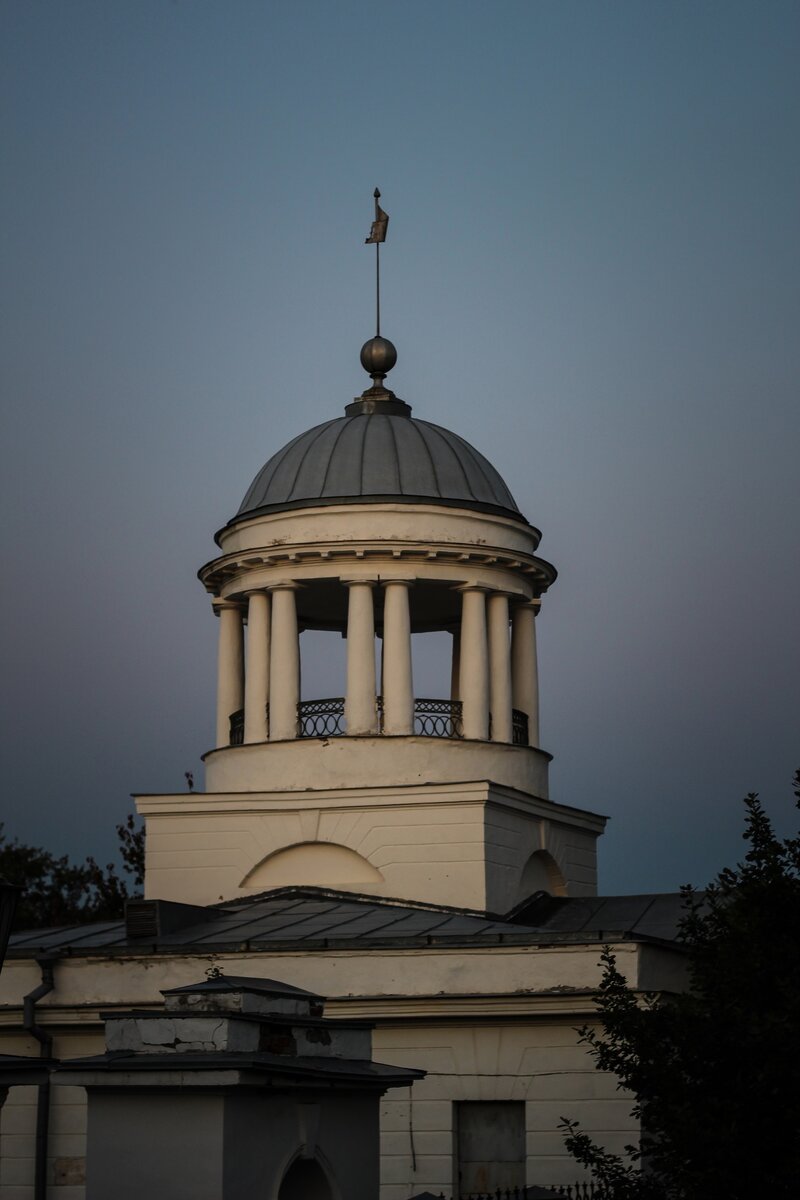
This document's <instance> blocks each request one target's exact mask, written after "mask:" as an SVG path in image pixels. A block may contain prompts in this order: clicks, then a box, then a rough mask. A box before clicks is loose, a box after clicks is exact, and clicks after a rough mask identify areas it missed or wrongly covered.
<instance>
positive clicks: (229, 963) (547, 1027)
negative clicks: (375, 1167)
mask: <svg viewBox="0 0 800 1200" xmlns="http://www.w3.org/2000/svg"><path fill="white" fill-rule="evenodd" d="M614 949H615V951H616V953H617V957H618V964H619V966H620V969H621V970H622V972H623V974H624V975H625V976H626V977H627V978H628V979H629V980H630V981H631V982H636V981H637V979H638V977H639V974H640V962H641V961H642V954H641V949H640V948H639V947H637V946H636V945H635V944H631V943H623V944H620V945H618V946H615V947H614ZM599 953H600V947H599V946H598V945H589V946H580V945H570V946H554V947H545V946H540V947H524V946H498V947H492V948H489V947H468V948H463V947H461V948H457V949H453V950H443V949H441V948H437V947H430V948H427V949H416V950H405V951H398V950H395V951H389V950H385V951H381V950H373V951H370V952H369V953H364V952H363V951H361V952H357V951H330V950H329V951H315V952H314V953H313V954H311V953H302V952H299V951H292V952H276V953H266V954H265V953H255V952H252V953H246V954H245V953H240V954H235V955H234V954H231V955H213V954H207V955H202V954H197V955H181V956H175V957H169V958H168V957H156V956H150V955H146V954H142V955H136V956H128V955H126V956H121V957H120V958H111V957H106V958H100V959H88V958H87V959H79V958H70V959H65V960H61V961H60V962H58V963H57V965H56V990H55V992H54V993H53V994H52V995H51V996H50V997H47V998H46V1002H43V1003H42V1004H41V1005H40V1006H39V1008H38V1010H37V1011H38V1014H39V1019H40V1020H41V1021H42V1023H43V1024H45V1025H48V1026H50V1027H51V1028H52V1027H53V1026H54V1024H56V1023H57V1024H58V1026H59V1029H61V1030H63V1032H59V1033H58V1036H57V1039H56V1043H55V1048H56V1053H57V1054H58V1055H59V1056H61V1057H63V1058H72V1057H78V1056H81V1055H88V1054H92V1053H99V1052H101V1051H102V1049H103V1039H102V1033H101V1027H100V1022H99V1014H100V1012H101V1011H107V1010H113V1009H125V1008H130V1007H134V1006H145V1005H154V1004H160V1003H161V1000H162V997H161V989H165V988H169V987H177V986H181V985H185V984H188V983H192V982H197V980H198V979H202V978H203V973H204V971H205V969H206V968H207V967H208V966H209V965H210V964H211V963H212V962H216V963H218V964H219V965H221V966H222V967H223V970H224V972H225V974H228V975H253V976H257V977H262V978H273V979H282V980H284V981H286V982H287V983H292V984H294V985H296V986H298V987H303V988H306V989H308V990H311V991H316V992H318V993H321V994H323V995H327V996H328V997H329V1000H328V1003H327V1004H326V1014H327V1015H328V1016H331V1017H340V1018H345V1017H349V1018H351V1019H352V1018H368V1019H372V1020H375V1021H376V1022H377V1028H376V1030H375V1033H374V1035H373V1054H374V1058H375V1059H376V1061H379V1062H387V1063H391V1064H396V1065H400V1066H415V1067H422V1068H423V1069H425V1070H427V1071H429V1078H428V1079H426V1080H424V1081H421V1082H420V1083H419V1084H416V1085H415V1088H414V1092H413V1105H412V1114H411V1115H412V1119H413V1128H414V1130H415V1148H416V1153H417V1171H416V1173H414V1172H413V1171H412V1169H411V1157H410V1147H409V1142H408V1115H409V1114H408V1102H407V1097H406V1096H404V1095H403V1093H398V1094H397V1096H396V1097H391V1096H390V1097H387V1098H386V1099H385V1103H384V1110H383V1111H384V1116H383V1118H382V1136H383V1150H382V1153H383V1156H384V1165H383V1168H382V1170H383V1191H382V1200H406V1198H407V1196H409V1195H412V1194H413V1191H414V1190H424V1189H425V1188H426V1187H430V1188H431V1190H433V1191H434V1192H438V1191H439V1190H441V1189H445V1191H446V1192H447V1189H448V1188H449V1178H450V1177H449V1175H447V1171H448V1170H449V1169H450V1167H449V1163H450V1156H451V1153H452V1103H453V1102H454V1101H455V1100H471V1099H477V1100H481V1099H525V1100H526V1101H527V1105H528V1108H527V1113H528V1150H529V1179H530V1180H531V1181H534V1182H535V1181H543V1182H546V1183H547V1182H559V1181H562V1182H566V1181H570V1180H573V1179H574V1178H575V1177H576V1172H575V1169H574V1167H573V1165H572V1163H571V1160H569V1159H567V1158H566V1157H565V1156H564V1155H563V1153H562V1149H561V1142H560V1135H559V1134H557V1132H556V1127H557V1124H558V1120H559V1119H560V1117H561V1116H562V1115H567V1116H571V1115H573V1114H574V1115H575V1116H576V1117H577V1118H578V1119H580V1120H582V1121H583V1122H584V1123H585V1125H586V1128H587V1129H588V1130H589V1131H591V1132H594V1133H595V1134H596V1135H597V1136H598V1138H599V1140H600V1141H603V1142H605V1144H607V1145H609V1146H610V1147H619V1146H620V1145H621V1144H622V1143H623V1142H624V1141H626V1140H630V1134H631V1130H632V1128H633V1127H632V1125H631V1123H630V1121H629V1119H628V1117H627V1111H628V1110H627V1106H626V1102H624V1101H621V1100H620V1097H619V1094H618V1093H616V1091H615V1090H614V1084H613V1081H610V1080H607V1079H604V1078H603V1077H601V1076H599V1075H598V1074H597V1073H596V1072H594V1069H593V1067H592V1065H591V1062H590V1061H589V1060H588V1059H587V1058H586V1055H585V1049H584V1048H583V1047H578V1046H577V1044H576V1038H575V1034H574V1028H575V1027H576V1026H577V1025H579V1024H581V1023H583V1022H584V1021H585V1020H586V1019H587V1018H590V1017H591V996H590V989H593V988H596V987H597V985H598V983H599V981H600V977H601V970H600V966H599V962H598V960H599ZM647 955H648V960H647V965H646V977H647V983H648V986H649V987H657V986H658V985H659V978H662V977H663V979H664V980H665V981H666V982H667V983H671V982H672V981H674V979H675V966H674V963H675V959H676V956H675V954H674V952H671V951H668V950H665V951H660V950H657V949H656V950H655V951H654V952H653V953H650V948H647ZM38 975H39V972H38V968H37V967H36V965H35V963H30V962H28V961H20V960H17V959H11V960H9V961H8V962H7V964H6V967H5V968H4V970H3V974H2V978H0V1005H2V1004H6V1005H16V1006H19V1005H20V1004H21V998H22V996H23V995H24V994H25V992H28V991H30V990H31V989H32V988H33V987H34V986H36V982H37V981H38ZM554 989H560V990H558V991H556V990H554ZM47 1001H49V1003H48V1002H47ZM20 1019H21V1012H20V1009H19V1007H16V1008H9V1009H6V1010H5V1011H2V1012H0V1052H5V1053H33V1052H34V1051H35V1049H36V1047H35V1046H34V1044H33V1043H32V1042H30V1041H29V1040H27V1039H25V1038H24V1037H21V1036H20V1035H19V1033H18V1032H16V1031H15V1028H14V1027H15V1026H16V1027H17V1029H18V1027H19V1021H20ZM434 1020H435V1023H434ZM387 1022H389V1023H387ZM52 1094H53V1108H52V1129H53V1141H52V1144H51V1151H50V1168H49V1169H50V1172H51V1175H53V1176H54V1172H55V1168H56V1160H57V1159H63V1160H66V1159H72V1160H80V1159H81V1157H82V1155H83V1154H84V1153H85V1149H84V1146H85V1140H84V1139H85V1106H84V1100H83V1094H82V1091H81V1089H76V1088H62V1087H59V1088H53V1091H52ZM404 1105H405V1107H404ZM34 1129H35V1092H34V1089H31V1088H14V1089H12V1091H11V1093H10V1094H9V1099H8V1101H7V1102H6V1105H5V1107H4V1108H3V1110H2V1113H0V1150H1V1151H2V1156H1V1157H0V1200H32V1197H33V1190H32V1180H33V1135H34ZM409 1181H411V1182H413V1185H414V1187H413V1189H411V1190H409V1189H408V1187H407V1185H408V1183H409ZM402 1189H405V1190H402ZM53 1195H54V1197H57V1198H58V1200H83V1189H82V1187H80V1186H79V1185H74V1186H71V1187H67V1186H63V1187H62V1186H59V1187H58V1188H57V1189H54V1192H53Z"/></svg>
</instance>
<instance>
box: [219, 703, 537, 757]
mask: <svg viewBox="0 0 800 1200" xmlns="http://www.w3.org/2000/svg"><path fill="white" fill-rule="evenodd" d="M267 716H268V717H269V705H267ZM378 723H379V728H380V731H381V733H382V732H383V697H382V696H378ZM297 727H298V737H301V738H322V737H343V736H344V735H345V734H346V733H347V728H346V724H345V718H344V697H343V696H332V697H330V698H328V699H326V700H302V701H301V702H300V703H299V704H298V706H297ZM414 733H415V734H416V735H417V736H418V737H436V738H463V736H464V725H463V721H462V704H461V701H460V700H434V699H431V698H429V697H420V698H418V699H416V700H415V701H414ZM511 740H512V743H513V745H515V746H527V745H528V714H527V713H524V712H520V711H519V709H516V708H515V709H513V711H512V715H511ZM243 742H244V709H243V708H240V709H239V710H238V711H237V712H235V713H231V716H230V744H231V746H241V745H242V744H243Z"/></svg>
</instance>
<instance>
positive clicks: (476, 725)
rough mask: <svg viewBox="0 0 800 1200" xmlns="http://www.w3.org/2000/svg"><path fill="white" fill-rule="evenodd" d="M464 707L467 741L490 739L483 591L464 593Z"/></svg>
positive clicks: (480, 589) (462, 668)
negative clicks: (468, 739)
mask: <svg viewBox="0 0 800 1200" xmlns="http://www.w3.org/2000/svg"><path fill="white" fill-rule="evenodd" d="M461 704H462V722H463V727H464V737H465V738H477V739H478V740H479V741H483V742H485V741H486V740H487V739H488V737H489V655H488V649H487V639H486V596H485V594H484V592H483V589H482V588H478V587H465V588H462V589H461Z"/></svg>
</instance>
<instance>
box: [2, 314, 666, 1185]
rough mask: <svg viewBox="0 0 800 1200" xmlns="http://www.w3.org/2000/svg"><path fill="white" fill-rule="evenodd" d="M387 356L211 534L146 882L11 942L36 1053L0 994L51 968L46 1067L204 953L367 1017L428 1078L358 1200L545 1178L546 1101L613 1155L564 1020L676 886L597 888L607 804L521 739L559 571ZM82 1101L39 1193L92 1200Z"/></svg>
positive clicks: (18, 1122)
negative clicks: (317, 682)
mask: <svg viewBox="0 0 800 1200" xmlns="http://www.w3.org/2000/svg"><path fill="white" fill-rule="evenodd" d="M395 360H396V352H395V350H394V347H393V346H392V345H391V343H390V342H388V341H387V340H386V339H384V338H380V337H376V338H373V339H371V340H370V341H369V342H367V343H366V345H365V346H364V348H363V349H362V352H361V361H362V364H363V366H364V367H365V369H366V370H367V373H368V374H369V375H370V376H371V386H369V387H368V388H367V389H366V390H365V391H364V392H363V393H362V395H361V396H359V397H357V398H356V400H354V401H353V402H352V403H351V404H348V405H347V406H346V408H345V414H344V416H340V417H334V418H333V419H330V420H327V421H325V422H324V423H322V424H321V425H318V426H316V427H315V428H313V429H311V430H309V431H307V432H306V433H303V434H300V435H299V436H298V437H297V438H295V439H294V440H293V441H292V442H290V443H289V445H288V446H286V447H284V448H283V449H282V450H280V451H279V452H278V453H277V454H275V455H274V456H273V457H272V458H270V459H269V460H268V462H267V463H266V465H265V466H264V468H263V469H262V471H261V472H260V473H259V475H258V476H257V477H256V479H255V480H254V482H253V484H252V485H251V487H250V488H249V489H248V491H247V493H246V495H245V498H244V501H243V503H242V505H241V507H240V509H239V511H238V513H237V514H236V515H235V516H234V517H233V518H232V520H230V521H229V522H228V523H227V525H225V526H224V528H223V529H222V530H221V531H220V532H219V533H218V534H217V544H218V549H219V553H218V555H217V556H216V557H215V558H214V559H213V560H212V561H210V562H209V563H207V564H206V565H205V566H204V567H203V568H202V569H201V571H200V579H201V581H202V583H203V585H204V586H205V587H206V589H207V591H208V592H209V594H210V597H211V601H212V606H213V611H214V613H215V614H216V618H217V620H218V622H219V658H218V686H217V701H216V702H217V736H216V745H215V747H213V748H212V749H211V750H210V751H209V752H208V753H207V754H206V756H205V772H206V786H205V790H204V791H202V792H186V793H181V794H177V795H148V796H139V797H137V807H138V810H139V812H140V814H141V815H142V817H143V818H144V820H145V823H146V831H147V839H146V845H147V854H146V878H145V899H144V900H143V901H141V902H137V903H134V904H131V905H130V906H129V910H128V913H127V916H126V921H125V922H120V923H118V924H116V925H113V924H111V925H107V926H104V927H96V926H92V927H90V926H86V927H83V928H76V929H72V930H61V931H54V932H51V933H44V934H43V933H36V934H29V935H25V934H19V935H17V937H16V939H15V940H14V942H13V943H12V950H11V952H10V957H9V962H8V965H7V967H6V970H5V972H4V975H3V978H2V981H0V990H1V991H2V1001H3V1003H4V1004H5V1005H6V1007H5V1008H4V1009H3V1010H2V1013H1V1014H0V1019H2V1021H3V1025H2V1033H3V1038H4V1047H3V1048H4V1049H5V1050H6V1051H7V1052H8V1053H14V1054H28V1055H34V1054H35V1053H36V1051H37V1048H38V1047H37V1038H36V1035H35V1032H34V1031H32V1028H31V1013H30V1010H31V1005H30V1002H29V1003H28V1007H27V1013H26V1009H25V1006H24V1004H23V997H24V996H26V995H30V994H31V993H32V992H34V991H35V990H36V989H37V987H39V985H40V982H41V971H42V962H43V961H45V960H46V961H47V963H48V966H47V970H48V971H52V977H53V984H54V986H53V989H52V990H51V991H49V992H48V993H47V994H46V995H42V996H41V998H40V999H39V1000H38V1001H37V1004H36V1021H35V1024H36V1027H37V1028H44V1027H46V1028H47V1029H48V1030H50V1032H51V1033H52V1037H53V1043H52V1045H53V1054H54V1056H55V1057H57V1058H58V1059H60V1060H64V1059H72V1058H76V1057H80V1056H86V1055H87V1054H91V1053H93V1052H98V1053H99V1052H100V1050H101V1049H102V1047H103V1022H102V1019H101V1013H113V1012H114V1011H115V1010H118V1011H123V1010H126V1009H130V1008H132V1007H135V1006H137V1005H142V1004H144V1005H149V1006H152V1005H154V1004H156V1005H157V1004H159V1003H162V997H161V993H162V992H163V991H166V990H169V989H171V988H175V987H180V986H188V985H190V984H192V983H193V982H195V981H196V980H197V979H198V978H202V974H203V971H204V970H207V969H209V967H213V968H214V969H217V970H221V971H222V972H223V974H224V975H226V976H227V975H230V976H235V977H239V976H242V977H247V978H256V977H264V978H271V979H280V980H284V981H285V982H286V983H287V984H291V985H293V986H295V987H299V988H303V989H306V990H307V991H309V992H313V993H319V994H322V995H323V996H325V997H327V1007H326V1014H327V1015H328V1016H330V1017H334V1018H336V1017H339V1018H340V1019H348V1020H355V1019H366V1020H368V1021H370V1022H374V1024H375V1029H374V1035H373V1044H374V1053H375V1057H376V1059H378V1060H379V1061H380V1062H382V1063H386V1064H390V1065H392V1066H395V1067H398V1068H418V1069H421V1070H423V1071H425V1072H426V1074H425V1077H424V1078H422V1079H418V1080H417V1081H416V1082H414V1083H413V1084H412V1085H411V1086H409V1087H406V1088H404V1087H397V1088H395V1089H394V1090H393V1092H392V1093H391V1095H388V1094H387V1096H386V1097H385V1098H384V1100H383V1104H382V1111H381V1147H382V1151H381V1153H382V1157H381V1191H380V1194H381V1200H406V1198H407V1197H409V1196H411V1195H413V1194H414V1193H416V1192H421V1191H424V1190H426V1189H427V1190H430V1191H432V1192H435V1193H438V1192H440V1191H442V1192H444V1194H445V1195H446V1196H448V1197H449V1196H455V1195H458V1194H459V1192H461V1193H463V1194H465V1195H467V1194H470V1193H477V1192H479V1191H480V1192H483V1191H487V1190H490V1189H492V1190H494V1189H496V1188H498V1187H508V1186H510V1187H514V1186H522V1185H523V1184H525V1183H526V1182H527V1183H529V1184H536V1183H538V1184H544V1185H550V1184H558V1183H565V1182H569V1181H572V1180H573V1179H574V1178H575V1175H576V1168H575V1166H574V1164H573V1163H572V1162H571V1160H570V1159H569V1158H568V1157H567V1156H566V1155H565V1152H564V1149H563V1140H562V1137H561V1134H560V1133H559V1131H558V1124H559V1122H560V1120H561V1118H562V1117H564V1116H568V1117H576V1118H578V1119H579V1120H580V1121H581V1122H582V1124H583V1126H584V1128H586V1129H587V1130H588V1131H589V1132H591V1133H592V1134H594V1135H595V1137H597V1138H598V1139H599V1140H601V1141H603V1142H604V1143H605V1144H606V1145H608V1146H609V1147H610V1148H612V1149H621V1147H622V1146H623V1145H624V1144H625V1143H626V1142H628V1141H630V1140H631V1138H632V1137H634V1136H635V1128H634V1125H633V1123H632V1120H631V1118H630V1113H629V1109H630V1104H629V1101H628V1100H627V1099H626V1098H625V1097H624V1096H623V1095H621V1094H620V1093H619V1092H618V1091H617V1090H616V1084H615V1081H614V1080H613V1079H609V1078H607V1077H604V1076H602V1075H600V1074H598V1073H597V1072H595V1070H594V1068H593V1065H592V1062H591V1060H590V1059H589V1058H588V1057H587V1055H586V1052H585V1048H584V1047H583V1046H582V1045H581V1044H580V1041H579V1037H578V1035H577V1033H576V1026H577V1025H579V1024H583V1023H585V1022H586V1021H587V1020H591V1018H592V1012H593V996H594V992H595V989H596V987H597V984H598V982H599V978H600V968H599V965H598V960H599V954H600V947H601V945H603V944H606V943H609V944H613V945H614V947H615V948H616V950H617V953H618V959H619V963H620V966H621V968H622V970H623V971H624V973H625V974H626V976H627V978H628V979H629V980H630V981H631V982H632V983H633V984H634V985H635V986H637V987H640V988H642V989H644V990H658V989H669V988H674V987H680V986H681V984H682V958H681V955H680V952H679V950H678V948H677V947H676V946H675V944H674V936H675V929H676V923H677V917H678V912H679V909H678V902H677V898H676V897H617V898H613V897H611V898H602V897H598V896H597V894H596V893H597V870H596V842H597V838H598V837H599V835H600V834H601V833H602V831H603V827H604V824H605V821H604V818H603V817H601V816H598V815H597V814H594V813H592V812H590V811H585V810H582V809H577V808H574V807H570V806H566V805H563V804H560V803H558V801H557V799H552V798H551V797H550V794H549V786H548V764H549V760H550V756H549V755H548V754H547V752H546V750H544V749H543V748H542V747H541V745H540V742H539V688H538V678H537V667H536V627H537V614H538V613H539V611H540V608H541V605H542V600H543V597H544V595H545V593H546V592H547V590H548V588H549V587H550V585H551V584H552V583H553V581H554V579H555V571H554V569H553V567H552V566H551V565H550V564H549V563H548V562H547V561H546V560H544V559H542V558H541V557H539V555H538V549H539V542H540V534H539V531H538V530H537V529H536V528H535V527H534V526H533V525H531V524H530V523H529V522H528V521H527V520H526V518H525V517H524V516H523V515H522V514H521V513H520V512H519V510H518V508H517V506H516V503H515V502H514V499H513V497H512V495H511V493H510V491H509V489H508V488H507V486H506V484H505V483H504V481H503V480H502V479H501V477H500V476H499V474H498V473H497V471H496V470H495V469H494V468H493V467H492V466H491V464H490V463H488V462H487V460H486V459H485V458H484V457H483V456H482V455H481V454H480V453H479V452H478V451H477V450H475V449H474V448H473V447H472V446H470V445H469V444H468V443H466V442H465V441H464V440H463V439H462V438H460V437H458V435H457V434H455V433H452V432H450V431H449V430H446V429H443V428H441V427H439V426H437V425H434V424H432V423H430V422H428V421H425V420H420V419H417V418H415V417H413V416H412V414H411V409H410V407H409V405H408V404H406V403H405V402H404V401H402V400H400V399H398V397H397V396H395V394H394V393H393V392H392V391H390V390H389V389H388V388H387V386H386V374H387V373H388V371H389V370H391V368H392V366H393V365H394V362H395ZM305 630H327V631H333V632H335V633H339V634H341V635H342V636H343V637H344V638H345V639H346V651H347V653H346V671H345V674H344V677H343V679H342V683H341V688H340V692H341V694H340V695H338V696H335V697H316V696H307V695H306V693H305V691H304V689H303V686H302V680H303V675H304V672H303V654H302V650H301V647H302V644H303V639H302V633H303V631H305ZM433 631H435V632H438V633H440V634H442V635H447V636H448V637H449V639H450V647H451V649H450V671H449V675H450V680H449V689H448V693H447V694H446V695H439V696H434V697H430V696H421V695H419V694H418V693H417V691H416V689H415V686H414V678H413V654H412V643H413V639H414V637H415V636H417V635H419V634H422V633H428V632H433ZM26 1023H27V1030H26V1028H25V1025H26ZM37 1107H38V1109H39V1125H40V1135H41V1123H42V1113H41V1109H42V1102H41V1092H38V1093H37V1091H36V1087H35V1086H33V1085H28V1086H27V1087H26V1086H24V1085H23V1084H19V1083H17V1084H15V1086H14V1087H13V1088H12V1089H11V1091H10V1093H9V1099H8V1101H7V1103H6V1105H5V1107H4V1109H3V1112H2V1119H1V1121H0V1200H32V1198H33V1197H34V1195H38V1194H44V1193H42V1192H40V1193H35V1191H34V1187H35V1175H36V1157H37V1151H36V1146H37V1140H36V1116H35V1110H36V1109H37ZM85 1112H86V1107H85V1095H84V1093H83V1091H82V1089H81V1087H80V1086H79V1085H70V1084H63V1083H62V1085H60V1086H58V1087H55V1088H53V1089H52V1096H51V1098H50V1100H49V1101H48V1113H49V1123H48V1121H45V1124H46V1125H48V1128H47V1130H46V1134H47V1136H46V1143H47V1145H46V1156H47V1163H46V1165H43V1162H42V1155H43V1153H44V1152H43V1150H42V1138H41V1136H40V1137H39V1141H38V1146H39V1151H38V1155H39V1175H40V1183H39V1187H40V1189H41V1187H42V1182H41V1176H42V1174H43V1173H44V1174H45V1175H46V1181H47V1187H48V1188H49V1191H48V1193H47V1194H49V1195H53V1196H56V1197H59V1198H60V1200H83V1198H84V1195H85V1178H86V1171H87V1163H86V1144H85V1125H84V1120H85ZM88 1170H89V1173H90V1175H91V1162H89V1164H88ZM277 1186H278V1184H274V1185H273V1184H272V1183H270V1184H269V1188H272V1189H273V1190H271V1191H270V1190H265V1192H264V1195H265V1197H266V1196H270V1197H272V1196H276V1197H277V1191H276V1190H275V1189H276V1188H277ZM265 1187H267V1185H266V1184H265ZM364 1200H368V1197H367V1196H366V1195H365V1196H364Z"/></svg>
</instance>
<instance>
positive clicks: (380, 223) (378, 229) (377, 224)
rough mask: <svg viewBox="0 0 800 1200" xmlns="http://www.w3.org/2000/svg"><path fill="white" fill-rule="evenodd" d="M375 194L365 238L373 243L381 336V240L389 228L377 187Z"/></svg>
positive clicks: (378, 329)
mask: <svg viewBox="0 0 800 1200" xmlns="http://www.w3.org/2000/svg"><path fill="white" fill-rule="evenodd" d="M373 195H374V196H375V220H374V221H373V222H372V228H371V229H370V231H369V237H368V238H365V239H364V240H365V242H366V244H367V245H369V244H370V242H374V243H375V336H376V337H380V336H381V242H385V241H386V230H387V229H388V228H389V214H388V213H385V212H384V211H383V209H382V208H381V206H380V204H379V203H378V201H379V200H380V198H381V193H380V190H379V189H378V188H375V191H374V192H373Z"/></svg>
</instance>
